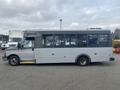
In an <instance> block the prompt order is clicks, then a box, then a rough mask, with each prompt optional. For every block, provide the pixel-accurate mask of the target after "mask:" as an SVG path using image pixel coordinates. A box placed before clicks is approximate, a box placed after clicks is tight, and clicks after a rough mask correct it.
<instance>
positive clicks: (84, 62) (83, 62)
mask: <svg viewBox="0 0 120 90" xmlns="http://www.w3.org/2000/svg"><path fill="white" fill-rule="evenodd" d="M77 63H78V64H79V65H80V66H87V65H88V64H89V63H90V60H89V58H88V57H86V56H81V57H79V58H78V62H77Z"/></svg>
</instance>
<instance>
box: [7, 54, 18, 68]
mask: <svg viewBox="0 0 120 90" xmlns="http://www.w3.org/2000/svg"><path fill="white" fill-rule="evenodd" d="M9 64H10V65H11V66H17V65H19V57H18V56H15V55H13V56H10V57H9Z"/></svg>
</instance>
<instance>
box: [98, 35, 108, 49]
mask: <svg viewBox="0 0 120 90" xmlns="http://www.w3.org/2000/svg"><path fill="white" fill-rule="evenodd" d="M98 41H99V46H100V47H106V46H108V45H109V35H106V34H103V35H99V40H98Z"/></svg>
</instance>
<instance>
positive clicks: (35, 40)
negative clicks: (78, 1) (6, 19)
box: [3, 30, 115, 66]
mask: <svg viewBox="0 0 120 90" xmlns="http://www.w3.org/2000/svg"><path fill="white" fill-rule="evenodd" d="M26 35H27V36H25V40H24V41H23V43H22V49H11V50H6V52H5V53H4V56H3V60H5V61H8V63H9V64H10V65H13V66H16V65H19V64H40V63H41V64H42V63H77V64H78V65H81V66H86V65H88V64H90V63H91V62H104V61H114V60H115V58H114V56H113V52H112V37H111V32H110V31H109V30H103V31H101V30H100V31H99V30H96V31H95V30H93V31H92V30H91V31H36V32H33V34H32V32H30V31H28V32H27V34H26Z"/></svg>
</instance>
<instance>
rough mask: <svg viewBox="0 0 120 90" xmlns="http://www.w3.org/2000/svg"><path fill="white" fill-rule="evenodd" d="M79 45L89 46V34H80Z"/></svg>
mask: <svg viewBox="0 0 120 90" xmlns="http://www.w3.org/2000/svg"><path fill="white" fill-rule="evenodd" d="M78 46H79V47H87V35H86V34H79V35H78Z"/></svg>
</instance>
